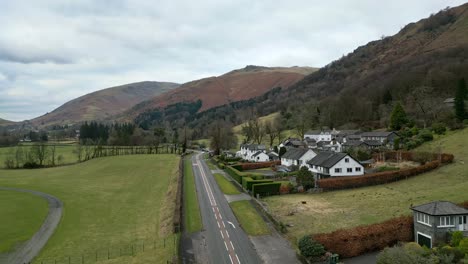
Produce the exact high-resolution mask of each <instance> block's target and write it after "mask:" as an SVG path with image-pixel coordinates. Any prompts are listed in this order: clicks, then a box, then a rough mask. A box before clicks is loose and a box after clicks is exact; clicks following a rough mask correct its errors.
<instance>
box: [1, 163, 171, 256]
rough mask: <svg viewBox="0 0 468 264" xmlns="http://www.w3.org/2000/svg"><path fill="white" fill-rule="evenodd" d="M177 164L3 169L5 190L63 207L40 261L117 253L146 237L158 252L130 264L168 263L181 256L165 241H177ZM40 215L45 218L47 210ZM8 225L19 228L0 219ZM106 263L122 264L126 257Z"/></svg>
mask: <svg viewBox="0 0 468 264" xmlns="http://www.w3.org/2000/svg"><path fill="white" fill-rule="evenodd" d="M178 162H179V157H177V156H176V155H169V154H167V155H163V154H161V155H129V156H116V157H107V158H98V159H93V160H90V161H87V162H83V163H79V164H75V165H70V166H63V167H56V168H47V169H35V170H3V171H1V174H0V186H5V187H18V188H24V189H31V190H37V191H42V192H45V193H49V194H51V195H54V196H56V197H57V198H59V199H60V200H62V202H63V203H64V211H63V216H62V220H61V222H60V224H59V226H58V227H57V229H56V231H55V233H54V235H53V236H52V237H51V239H50V240H49V241H48V243H47V245H46V246H45V248H44V249H43V250H42V252H41V253H40V255H39V256H38V257H37V259H36V263H41V261H42V260H45V261H44V263H50V262H49V261H47V260H51V259H52V260H53V259H55V258H57V257H62V259H63V258H64V257H66V256H72V257H73V256H75V257H79V256H81V255H82V254H83V253H85V254H84V255H85V256H87V255H86V254H88V253H90V252H91V254H90V255H91V257H92V258H94V255H95V252H96V250H101V249H107V248H109V247H110V248H117V249H118V248H119V247H120V245H129V244H130V243H133V242H138V241H142V240H145V239H146V240H150V241H153V240H156V241H157V247H158V248H157V249H156V250H146V251H145V252H142V253H141V254H137V255H136V256H135V257H132V258H131V261H125V262H126V263H147V260H150V259H151V260H152V261H155V260H156V261H157V262H159V263H166V261H167V260H169V259H171V257H172V255H173V254H174V252H176V248H175V243H170V242H168V243H167V245H166V246H165V247H163V241H164V239H166V240H167V241H176V240H174V239H175V235H173V234H172V229H173V227H172V217H173V211H174V206H175V203H174V200H175V194H176V188H177V184H176V183H177V173H178V172H177V170H178ZM33 202H35V201H31V204H32V203H33ZM25 208H28V207H25ZM32 212H33V213H35V211H33V210H32ZM35 214H36V216H34V217H36V218H41V217H43V212H42V211H41V212H37V213H35ZM5 225H10V228H12V230H13V229H15V228H17V227H16V222H12V221H11V220H7V219H5V218H4V217H1V218H0V226H5ZM29 225H30V227H31V228H32V227H33V226H37V224H36V223H31V224H29ZM21 234H22V232H19V231H18V232H17V235H18V236H20V235H21ZM14 235H16V234H14ZM149 248H150V246H149V245H147V249H149ZM106 255H107V254H106ZM99 258H100V257H99ZM75 261H76V259H75ZM52 263H53V262H52ZM58 263H60V262H58ZM72 263H78V262H73V261H72ZM105 263H122V259H120V260H119V258H117V259H115V260H110V261H107V260H106V262H105Z"/></svg>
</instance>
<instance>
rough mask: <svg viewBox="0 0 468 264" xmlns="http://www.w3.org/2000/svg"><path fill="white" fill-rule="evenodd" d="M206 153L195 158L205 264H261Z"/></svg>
mask: <svg viewBox="0 0 468 264" xmlns="http://www.w3.org/2000/svg"><path fill="white" fill-rule="evenodd" d="M202 155H203V154H202V153H199V154H196V155H194V156H193V157H192V166H193V172H194V176H195V185H196V188H197V193H198V199H199V205H200V212H201V215H202V222H203V228H204V230H203V231H202V232H201V238H202V239H203V243H201V247H202V248H203V249H202V250H196V251H197V252H205V253H204V254H203V253H202V254H203V255H204V256H197V257H196V259H198V262H202V263H216V264H217V263H228V264H238V263H261V260H260V258H259V256H258V255H257V252H256V251H255V248H254V246H253V244H252V243H251V242H250V240H249V238H248V236H247V234H246V233H245V232H244V231H243V230H242V228H241V227H240V226H239V223H238V222H237V219H236V217H235V216H234V213H233V212H232V210H231V207H230V206H229V204H228V202H227V201H226V198H225V197H224V194H223V193H222V192H221V190H220V189H219V187H218V185H217V184H216V181H215V179H214V177H213V175H212V174H211V170H210V169H209V168H208V166H207V165H206V162H205V161H204V160H203V156H202Z"/></svg>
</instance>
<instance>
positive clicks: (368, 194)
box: [263, 129, 468, 243]
mask: <svg viewBox="0 0 468 264" xmlns="http://www.w3.org/2000/svg"><path fill="white" fill-rule="evenodd" d="M439 142H440V143H442V151H443V152H448V153H452V154H454V155H455V161H454V163H453V164H449V165H446V166H443V167H441V168H438V169H436V170H433V171H430V172H428V173H424V174H421V175H418V176H416V177H412V178H409V179H408V180H403V181H399V182H394V183H390V184H385V185H377V186H371V187H364V188H358V189H353V190H342V191H333V192H325V193H321V194H291V195H281V196H270V197H266V198H264V199H263V201H264V202H266V203H267V205H268V208H269V209H270V210H271V212H272V214H274V215H275V216H276V217H278V218H279V220H280V221H282V222H283V223H285V224H292V225H293V226H292V227H289V228H288V231H289V232H288V234H289V236H290V238H291V241H292V242H293V243H296V241H297V239H298V238H300V237H301V236H303V235H306V234H314V233H323V232H331V231H335V230H337V229H340V228H349V227H355V226H359V225H367V224H373V223H377V222H382V221H385V220H388V219H390V218H393V217H396V216H400V215H410V214H411V210H410V209H409V208H410V207H411V206H412V205H418V204H422V203H427V202H431V201H434V200H447V201H452V202H462V201H466V200H468V193H467V190H468V174H467V173H466V172H467V171H468V148H467V147H466V146H468V129H464V130H460V131H455V132H451V133H449V134H448V135H447V136H443V137H440V138H438V139H437V140H435V141H434V142H430V143H429V144H425V145H423V146H421V147H420V148H418V149H417V150H433V149H434V148H435V147H437V146H438V145H439ZM303 202H306V203H305V204H303Z"/></svg>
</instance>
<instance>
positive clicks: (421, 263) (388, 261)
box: [377, 246, 439, 264]
mask: <svg viewBox="0 0 468 264" xmlns="http://www.w3.org/2000/svg"><path fill="white" fill-rule="evenodd" d="M414 249H415V248H412V249H408V248H405V247H400V246H394V247H391V248H385V249H384V250H383V251H382V252H381V253H380V254H379V255H378V256H377V264H394V263H398V264H428V263H439V262H435V261H433V258H431V256H426V255H425V254H421V253H422V252H421V250H423V249H422V248H421V247H419V249H417V252H414V251H412V250H414Z"/></svg>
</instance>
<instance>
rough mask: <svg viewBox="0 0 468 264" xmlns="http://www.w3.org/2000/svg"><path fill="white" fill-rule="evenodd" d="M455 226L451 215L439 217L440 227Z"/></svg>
mask: <svg viewBox="0 0 468 264" xmlns="http://www.w3.org/2000/svg"><path fill="white" fill-rule="evenodd" d="M445 226H453V221H452V217H450V216H441V217H439V227H445Z"/></svg>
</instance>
